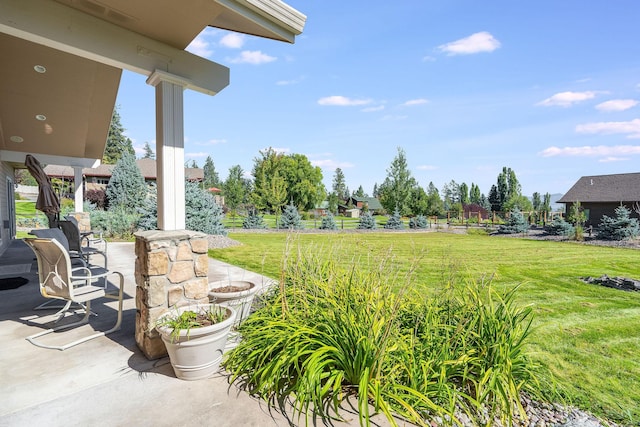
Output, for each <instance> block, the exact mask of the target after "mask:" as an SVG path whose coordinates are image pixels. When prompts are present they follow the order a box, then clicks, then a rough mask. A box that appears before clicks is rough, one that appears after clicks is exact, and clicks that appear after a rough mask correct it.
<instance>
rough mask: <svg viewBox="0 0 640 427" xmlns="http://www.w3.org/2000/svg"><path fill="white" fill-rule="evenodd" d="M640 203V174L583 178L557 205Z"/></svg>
mask: <svg viewBox="0 0 640 427" xmlns="http://www.w3.org/2000/svg"><path fill="white" fill-rule="evenodd" d="M578 201H579V202H580V203H584V202H615V203H620V202H636V201H640V173H622V174H615V175H594V176H583V177H582V178H580V179H579V180H578V182H576V183H575V184H574V185H573V187H571V188H570V189H569V191H567V193H566V194H565V195H564V196H562V197H561V198H560V199H559V200H558V202H557V203H574V202H578Z"/></svg>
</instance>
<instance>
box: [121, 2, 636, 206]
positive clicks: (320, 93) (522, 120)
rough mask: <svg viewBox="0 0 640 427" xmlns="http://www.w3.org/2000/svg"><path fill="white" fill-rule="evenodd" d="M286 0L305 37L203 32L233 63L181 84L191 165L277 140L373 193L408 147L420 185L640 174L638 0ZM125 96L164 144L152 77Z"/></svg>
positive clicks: (151, 136) (125, 107) (328, 176)
mask: <svg viewBox="0 0 640 427" xmlns="http://www.w3.org/2000/svg"><path fill="white" fill-rule="evenodd" d="M287 3H288V4H290V5H291V6H293V7H295V8H296V9H298V10H300V11H301V12H302V13H304V14H305V15H307V24H306V27H305V30H304V32H303V34H302V35H301V36H299V37H298V38H297V40H296V43H295V44H287V43H282V42H276V41H272V40H266V39H260V38H257V37H252V36H246V35H240V34H236V33H229V32H226V31H221V30H215V29H207V30H205V31H204V32H203V33H202V34H200V36H198V38H197V39H196V40H195V41H194V43H192V44H191V46H190V47H189V48H188V50H190V51H191V52H193V53H196V54H198V55H201V56H204V57H207V58H209V59H211V60H213V61H215V62H218V63H220V64H223V65H225V66H228V67H229V68H230V69H231V84H230V85H229V86H228V87H227V88H225V89H224V90H223V91H221V92H220V93H219V94H218V95H216V96H214V97H210V96H206V95H203V94H200V93H196V92H192V91H187V92H185V159H186V160H187V161H188V162H189V163H191V160H195V161H196V162H197V163H198V164H199V165H200V166H202V165H203V164H204V160H205V159H206V157H207V156H208V155H210V156H211V157H212V159H213V161H214V164H215V166H216V169H217V171H218V172H219V174H220V177H221V178H223V179H224V178H226V176H227V174H228V170H229V168H230V167H231V166H233V165H236V164H239V165H240V166H241V167H242V168H243V169H244V170H245V171H246V172H247V173H248V172H250V171H251V169H252V166H253V160H254V158H256V157H257V156H259V151H260V150H262V149H265V148H267V147H274V148H276V149H277V150H282V151H284V152H287V153H301V154H304V155H306V156H307V157H308V158H309V160H310V161H311V162H312V163H313V164H314V165H317V166H319V167H321V168H322V171H323V174H324V181H325V184H326V186H327V188H328V189H330V187H331V182H332V178H333V174H334V171H335V169H336V168H337V167H339V168H341V169H342V170H343V172H344V174H345V177H346V181H347V185H348V186H349V188H350V189H351V190H355V189H357V188H358V186H359V185H362V186H363V188H364V189H365V191H366V192H368V193H369V194H370V193H371V192H372V190H373V186H374V183H378V184H380V183H381V182H382V181H383V180H384V178H385V177H386V175H387V173H386V170H387V168H388V167H389V165H390V163H391V161H392V160H393V158H394V157H395V156H396V154H397V149H398V147H401V148H402V149H404V150H405V152H406V155H407V159H408V162H409V167H410V169H411V172H412V174H413V176H414V177H415V178H416V179H417V180H418V182H419V183H420V185H422V186H424V187H426V186H427V185H428V184H429V182H433V183H434V184H435V185H436V186H437V187H438V188H439V189H441V188H442V186H443V185H444V184H445V183H448V182H449V181H451V180H455V181H456V182H457V183H459V184H460V183H462V182H465V183H467V185H469V186H470V185H471V183H472V182H473V183H476V184H477V185H479V186H480V190H481V191H482V192H483V193H485V194H488V193H489V189H490V187H491V185H492V184H495V182H496V177H497V175H498V173H499V172H500V171H501V169H502V167H503V166H508V167H511V168H512V169H513V170H514V171H515V172H516V175H517V177H518V179H519V181H520V183H521V184H522V190H523V193H524V194H525V195H531V194H532V193H533V192H536V191H537V192H540V193H542V194H544V193H546V192H549V193H552V194H553V193H564V192H566V191H567V190H568V189H569V188H570V187H571V186H572V185H573V183H575V181H576V180H577V179H578V178H579V177H581V176H584V175H601V174H613V173H627V172H639V171H640V43H639V40H640V25H638V17H639V16H640V2H638V1H637V0H616V1H610V0H608V1H603V0H590V1H584V0H581V1H576V0H563V1H557V0H551V1H549V0H541V1H536V2H520V1H513V0H492V1H490V2H479V1H477V0H465V1H458V0H431V1H426V0H402V1H399V2H386V1H384V2H383V1H379V0H373V1H367V2H365V1H355V0H351V1H344V0H343V1H336V0H322V1H303V0H289V1H288V2H287ZM117 103H118V105H119V106H120V115H121V119H122V124H123V126H124V127H125V128H126V129H127V135H128V136H129V137H130V138H131V139H132V141H133V142H134V147H136V148H137V149H139V150H140V153H142V147H143V146H144V143H145V142H146V141H148V142H150V143H151V144H152V147H153V146H154V145H153V144H154V143H155V117H154V89H153V88H152V87H151V86H148V85H146V84H145V78H144V77H142V76H139V75H135V74H132V73H128V72H125V73H124V74H123V78H122V83H121V87H120V91H119V94H118V100H117Z"/></svg>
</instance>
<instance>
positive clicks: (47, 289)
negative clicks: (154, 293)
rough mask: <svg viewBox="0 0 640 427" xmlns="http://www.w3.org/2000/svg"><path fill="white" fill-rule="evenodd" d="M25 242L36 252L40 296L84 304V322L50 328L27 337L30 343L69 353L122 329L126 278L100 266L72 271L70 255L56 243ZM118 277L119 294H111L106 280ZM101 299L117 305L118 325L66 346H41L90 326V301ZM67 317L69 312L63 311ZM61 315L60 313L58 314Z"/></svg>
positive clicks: (40, 239) (40, 240) (47, 241)
mask: <svg viewBox="0 0 640 427" xmlns="http://www.w3.org/2000/svg"><path fill="white" fill-rule="evenodd" d="M24 242H25V243H26V244H27V245H29V247H31V249H33V251H34V252H35V254H36V258H37V260H38V279H39V282H40V293H41V294H42V296H43V297H45V298H52V299H57V300H61V301H66V302H67V303H68V305H71V303H78V304H84V305H85V306H86V309H85V310H84V311H85V314H84V316H83V317H82V319H81V320H79V321H77V322H73V323H70V324H67V325H61V326H58V327H55V328H50V329H47V330H45V331H42V332H39V333H37V334H34V335H30V336H28V337H27V340H28V341H29V342H30V343H32V344H34V345H36V346H38V347H43V348H52V349H57V350H66V349H68V348H70V347H73V346H75V345H78V344H81V343H83V342H86V341H89V340H91V339H94V338H97V337H101V336H104V335H107V334H110V333H112V332H115V331H117V330H119V329H120V325H121V323H122V304H123V301H122V300H123V295H124V294H123V292H124V276H123V275H122V273H120V272H117V271H109V270H107V269H105V268H102V267H97V266H80V267H75V268H73V267H72V266H71V259H70V257H69V253H68V252H67V251H66V250H65V248H64V247H63V246H62V245H61V244H60V243H59V242H58V241H57V240H56V239H46V238H26V239H24ZM112 274H115V275H117V276H119V277H120V285H119V287H118V291H117V293H113V292H108V291H107V287H108V285H109V282H108V281H107V280H106V278H107V276H110V275H112ZM98 298H109V299H114V300H117V301H118V315H117V320H116V323H115V325H114V326H113V327H112V328H111V329H109V330H107V331H101V332H96V333H94V334H91V335H89V336H86V337H84V338H80V339H77V340H75V341H72V342H69V343H67V344H64V345H59V346H54V345H46V344H43V343H41V342H38V341H37V339H38V338H40V337H42V336H44V335H47V334H51V333H53V332H58V331H60V330H64V329H69V328H73V327H75V326H79V325H83V324H86V323H88V322H89V317H90V315H91V301H93V300H95V299H98ZM61 312H62V313H61V316H63V317H64V315H65V314H66V310H64V309H63V310H61ZM59 313H60V312H59Z"/></svg>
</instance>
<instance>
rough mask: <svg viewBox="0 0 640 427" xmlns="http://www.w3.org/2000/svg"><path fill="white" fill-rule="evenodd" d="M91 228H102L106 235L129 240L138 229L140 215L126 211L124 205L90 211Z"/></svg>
mask: <svg viewBox="0 0 640 427" xmlns="http://www.w3.org/2000/svg"><path fill="white" fill-rule="evenodd" d="M89 215H90V218H91V228H93V229H95V230H102V231H103V233H104V235H105V236H106V237H112V238H115V239H122V240H129V239H131V238H132V237H133V233H134V232H135V231H136V230H137V227H136V224H137V222H138V215H137V214H132V213H128V212H126V210H125V209H124V208H123V207H119V208H115V209H114V210H110V211H100V210H93V211H90V212H89Z"/></svg>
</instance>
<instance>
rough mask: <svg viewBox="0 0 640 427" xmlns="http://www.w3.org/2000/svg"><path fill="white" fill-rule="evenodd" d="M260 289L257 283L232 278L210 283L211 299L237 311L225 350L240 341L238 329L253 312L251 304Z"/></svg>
mask: <svg viewBox="0 0 640 427" xmlns="http://www.w3.org/2000/svg"><path fill="white" fill-rule="evenodd" d="M257 291H258V287H257V286H256V284H255V283H253V282H249V281H246V280H230V281H220V282H212V283H210V289H209V301H211V302H212V303H215V304H219V305H221V306H225V307H231V308H233V309H234V310H235V311H236V313H237V314H236V320H235V322H234V323H233V327H232V329H233V330H232V331H231V333H230V335H229V339H228V340H227V345H226V348H225V350H230V349H232V348H234V347H236V346H237V345H238V343H239V342H240V334H239V333H238V332H237V331H236V329H238V326H240V323H242V322H243V321H244V320H245V319H246V318H247V317H248V316H249V314H250V313H251V305H252V304H253V299H254V297H255V295H256V292H257Z"/></svg>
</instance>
